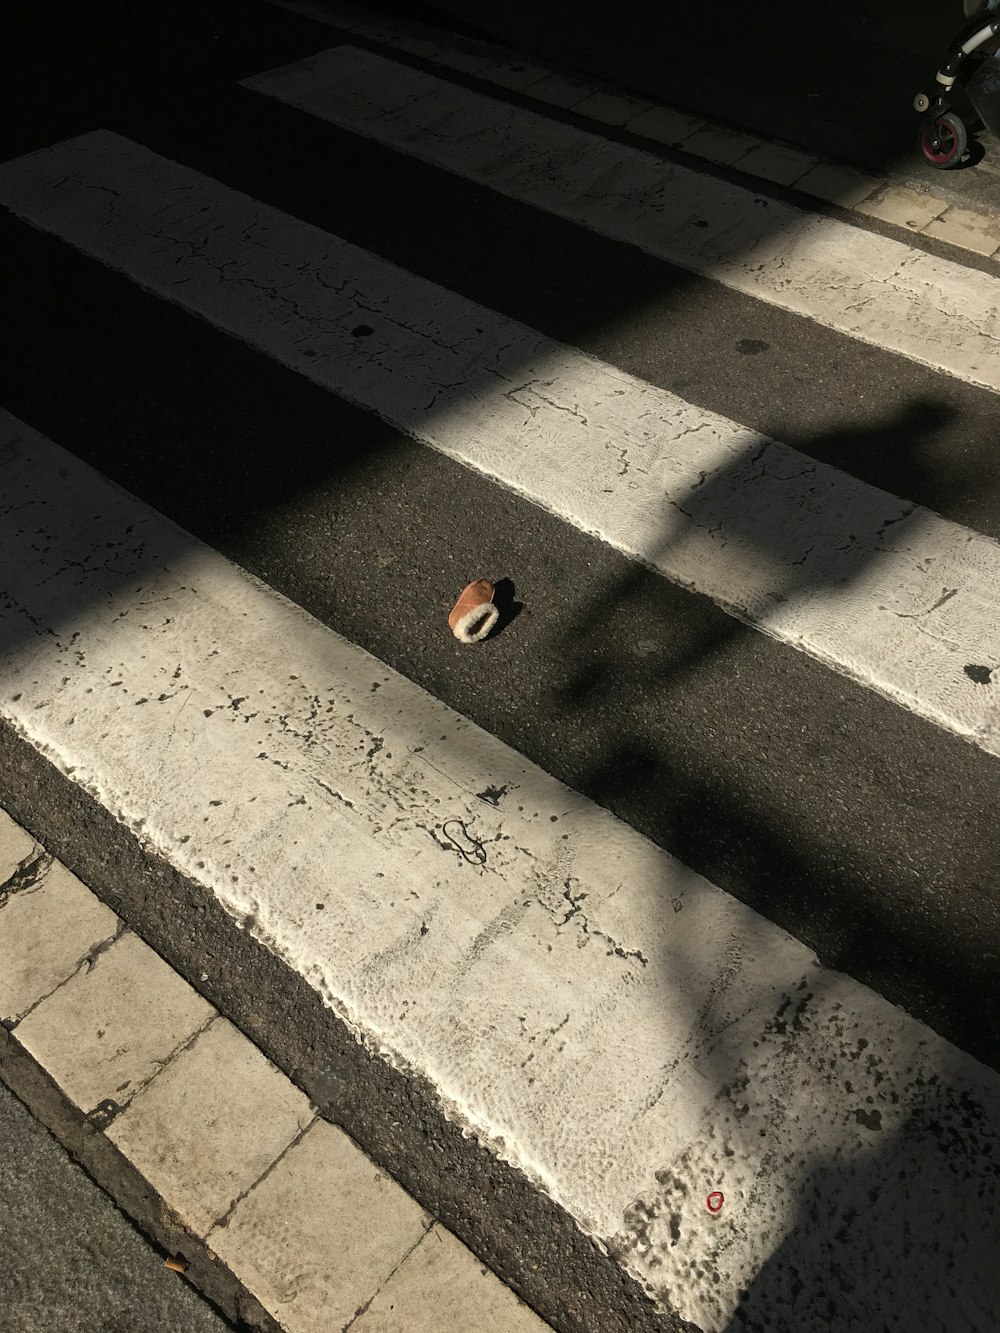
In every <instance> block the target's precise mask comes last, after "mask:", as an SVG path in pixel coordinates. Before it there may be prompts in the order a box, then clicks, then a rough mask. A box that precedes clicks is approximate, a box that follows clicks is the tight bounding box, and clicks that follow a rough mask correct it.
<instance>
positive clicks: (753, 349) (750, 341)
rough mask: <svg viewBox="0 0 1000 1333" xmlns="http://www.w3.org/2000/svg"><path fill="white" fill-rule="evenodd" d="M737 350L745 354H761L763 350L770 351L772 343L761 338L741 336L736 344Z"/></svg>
mask: <svg viewBox="0 0 1000 1333" xmlns="http://www.w3.org/2000/svg"><path fill="white" fill-rule="evenodd" d="M736 350H737V352H742V353H743V355H744V356H759V355H760V353H761V352H769V351H770V350H771V344H770V343H766V342H764V341H763V340H762V339H760V338H741V339H740V340H739V342H738V343H737V344H736Z"/></svg>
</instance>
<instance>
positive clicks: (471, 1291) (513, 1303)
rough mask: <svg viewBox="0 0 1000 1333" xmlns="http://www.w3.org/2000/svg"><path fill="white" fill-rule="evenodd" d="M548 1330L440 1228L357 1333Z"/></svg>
mask: <svg viewBox="0 0 1000 1333" xmlns="http://www.w3.org/2000/svg"><path fill="white" fill-rule="evenodd" d="M548 1327H549V1325H548V1324H546V1323H545V1322H544V1321H543V1320H541V1319H539V1317H538V1315H536V1314H535V1312H534V1311H533V1310H532V1309H531V1308H530V1307H529V1306H527V1305H525V1304H524V1302H523V1301H520V1300H518V1298H517V1297H516V1296H515V1295H514V1293H513V1292H512V1291H511V1290H510V1289H509V1288H508V1287H505V1286H504V1285H503V1283H502V1282H500V1281H499V1279H498V1278H497V1277H496V1276H495V1275H494V1274H493V1273H491V1272H490V1270H489V1269H488V1268H486V1267H485V1266H484V1265H483V1264H481V1263H480V1262H479V1260H478V1259H476V1257H475V1255H473V1254H471V1253H470V1252H469V1251H468V1250H467V1249H466V1248H465V1246H464V1245H463V1244H462V1243H461V1241H459V1240H457V1239H456V1238H455V1237H454V1236H453V1235H452V1234H451V1232H450V1231H446V1230H445V1229H444V1228H443V1227H440V1226H435V1227H434V1228H433V1229H432V1230H431V1231H429V1232H428V1233H427V1235H426V1236H425V1238H424V1239H423V1240H422V1241H421V1242H420V1244H419V1245H418V1246H417V1248H416V1249H415V1250H413V1251H412V1252H411V1253H410V1254H408V1255H407V1256H406V1258H405V1259H404V1260H403V1262H402V1263H401V1264H400V1266H399V1268H398V1269H397V1270H396V1272H395V1273H393V1275H392V1277H391V1278H390V1279H389V1281H388V1282H387V1283H386V1284H385V1286H384V1287H382V1289H381V1290H380V1291H379V1292H378V1294H377V1295H376V1296H375V1299H374V1300H373V1301H372V1303H371V1305H370V1306H369V1307H368V1309H367V1310H366V1311H365V1312H364V1314H363V1315H362V1316H361V1318H360V1319H359V1320H358V1321H357V1323H356V1324H354V1325H353V1327H352V1329H351V1333H402V1330H403V1329H405V1330H406V1333H469V1331H470V1329H479V1328H481V1329H489V1330H490V1333H545V1330H546V1329H547V1328H548Z"/></svg>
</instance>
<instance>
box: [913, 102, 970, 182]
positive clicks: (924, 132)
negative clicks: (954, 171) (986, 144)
mask: <svg viewBox="0 0 1000 1333" xmlns="http://www.w3.org/2000/svg"><path fill="white" fill-rule="evenodd" d="M968 146H969V136H968V134H967V133H966V129H965V126H964V125H963V124H962V122H961V121H960V120H959V118H958V116H955V115H953V114H952V113H951V112H950V111H948V112H946V113H945V114H944V115H943V116H938V118H937V120H935V122H934V131H933V133H931V132H930V130H928V129H927V127H926V126H923V127H922V128H921V130H920V151H921V153H923V156H924V161H925V162H927V163H928V164H929V165H930V166H932V167H937V168H938V169H939V170H942V171H945V170H947V169H948V168H949V167H957V166H958V164H959V162H961V160H962V158H963V157H964V156H965V150H966V149H967V148H968Z"/></svg>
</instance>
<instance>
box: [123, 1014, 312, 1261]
mask: <svg viewBox="0 0 1000 1333" xmlns="http://www.w3.org/2000/svg"><path fill="white" fill-rule="evenodd" d="M312 1116H313V1111H312V1108H311V1107H310V1105H309V1102H308V1100H307V1099H306V1097H305V1096H304V1095H303V1094H302V1093H301V1092H300V1091H299V1090H298V1089H297V1088H296V1087H295V1086H294V1085H293V1084H292V1083H291V1082H290V1081H289V1080H288V1079H287V1078H286V1077H285V1076H284V1074H282V1073H281V1072H280V1070H278V1069H276V1068H275V1067H274V1065H272V1064H271V1063H270V1061H269V1060H267V1059H265V1057H264V1056H263V1055H262V1054H261V1053H260V1051H258V1050H257V1048H256V1047H255V1046H253V1045H252V1044H251V1043H250V1042H249V1041H247V1039H246V1037H244V1036H243V1035H242V1033H240V1032H238V1031H237V1030H236V1028H234V1027H233V1026H232V1024H231V1023H229V1022H227V1021H226V1020H225V1019H222V1018H220V1019H217V1020H216V1021H215V1022H214V1023H213V1024H212V1025H211V1027H209V1028H208V1029H207V1031H205V1032H204V1033H202V1034H201V1036H199V1037H198V1038H197V1039H196V1040H195V1041H194V1042H193V1043H192V1045H191V1046H190V1047H189V1048H188V1049H186V1050H184V1051H182V1052H181V1054H180V1055H179V1056H177V1058H176V1059H175V1060H174V1061H173V1062H172V1063H171V1064H170V1065H168V1066H167V1068H166V1069H165V1070H164V1071H163V1072H162V1073H161V1074H159V1075H158V1076H157V1077H156V1078H155V1079H153V1081H152V1082H151V1083H150V1084H148V1086H147V1087H145V1088H143V1090H142V1091H141V1092H140V1093H139V1094H138V1096H137V1097H136V1098H135V1099H134V1101H133V1102H131V1104H130V1105H129V1106H128V1108H127V1109H126V1110H125V1111H124V1112H123V1113H122V1114H121V1115H120V1116H119V1117H118V1118H117V1119H116V1120H114V1121H112V1123H111V1124H110V1125H109V1127H108V1131H107V1132H108V1137H109V1138H110V1139H111V1140H112V1141H113V1142H114V1143H116V1144H117V1145H118V1147H119V1148H120V1149H121V1150H122V1152H124V1153H125V1155H126V1156H127V1157H128V1158H129V1159H130V1160H131V1161H132V1162H133V1163H134V1164H135V1166H136V1167H138V1169H139V1170H140V1171H141V1172H142V1174H143V1175H144V1176H145V1177H146V1179H147V1180H148V1181H149V1183H150V1184H151V1185H152V1186H153V1188H154V1189H156V1190H158V1191H159V1193H160V1194H161V1195H162V1196H163V1197H164V1199H165V1200H166V1201H167V1203H168V1204H169V1205H170V1206H171V1207H172V1208H173V1209H174V1210H175V1211H176V1212H177V1213H178V1215H179V1216H180V1217H181V1219H182V1220H183V1221H184V1222H185V1223H186V1224H187V1225H188V1226H189V1227H191V1229H192V1230H193V1231H195V1232H196V1233H197V1234H198V1235H200V1236H204V1235H205V1233H206V1232H207V1231H208V1230H209V1229H210V1228H211V1226H212V1225H213V1223H214V1222H216V1221H217V1220H218V1219H219V1218H221V1217H222V1216H223V1214H224V1213H226V1211H227V1210H228V1209H229V1208H230V1207H231V1206H232V1205H233V1203H234V1202H235V1201H236V1199H237V1198H238V1197H239V1196H240V1195H241V1194H243V1193H244V1192H245V1191H246V1190H248V1189H250V1187H251V1186H252V1185H253V1184H254V1182H255V1181H256V1180H259V1178H260V1177H261V1175H262V1174H263V1173H264V1172H265V1171H266V1170H267V1169H268V1167H270V1166H271V1165H273V1163H274V1162H275V1161H276V1160H277V1158H278V1157H279V1156H280V1155H281V1153H283V1152H284V1151H285V1149H286V1148H287V1147H288V1146H289V1144H290V1143H291V1142H292V1140H293V1139H294V1138H295V1137H296V1136H297V1135H298V1134H299V1133H301V1131H302V1130H303V1129H305V1127H306V1125H308V1123H309V1121H310V1120H311V1119H312Z"/></svg>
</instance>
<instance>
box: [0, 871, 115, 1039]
mask: <svg viewBox="0 0 1000 1333" xmlns="http://www.w3.org/2000/svg"><path fill="white" fill-rule="evenodd" d="M118 927H119V921H118V918H117V917H116V916H115V914H114V912H112V911H110V910H109V909H108V908H107V907H105V906H104V904H103V903H102V902H100V901H99V900H98V899H97V898H96V897H95V896H94V895H93V894H92V893H91V892H90V890H89V889H87V888H84V886H83V885H82V884H81V883H80V881H79V880H78V879H77V878H76V876H75V875H72V874H70V872H69V871H68V870H67V869H66V868H65V866H63V865H60V864H59V863H58V862H56V863H55V864H54V865H51V866H50V867H48V868H46V869H45V873H44V875H43V876H42V877H41V878H40V879H39V881H38V883H37V885H33V886H31V887H28V888H22V889H21V890H20V891H19V892H18V893H15V894H13V895H12V896H11V897H9V898H8V899H7V901H6V903H5V905H4V906H3V908H2V909H0V958H2V959H3V967H0V1018H6V1019H19V1018H21V1017H22V1016H23V1015H24V1014H25V1013H26V1012H27V1010H28V1009H30V1007H31V1006H32V1005H33V1004H35V1003H37V1001H38V1000H40V999H41V998H42V997H43V996H44V995H48V994H49V993H50V992H51V991H52V990H54V989H55V988H56V986H59V985H61V984H62V982H64V981H65V980H66V979H67V977H70V976H72V975H73V973H74V972H75V971H76V969H77V968H78V967H79V965H80V962H81V960H82V959H83V958H84V957H85V956H86V955H87V953H88V951H90V950H91V949H93V948H95V947H96V946H97V945H98V944H101V943H103V942H105V941H107V940H110V939H112V938H113V937H114V934H115V932H116V930H117V929H118Z"/></svg>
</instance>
